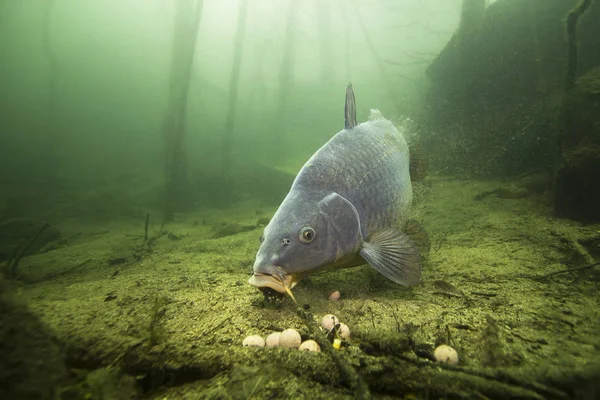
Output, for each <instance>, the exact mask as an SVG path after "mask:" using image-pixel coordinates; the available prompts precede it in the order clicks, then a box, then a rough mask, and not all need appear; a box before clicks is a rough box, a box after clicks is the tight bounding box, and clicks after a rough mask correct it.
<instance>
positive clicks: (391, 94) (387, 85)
mask: <svg viewBox="0 0 600 400" xmlns="http://www.w3.org/2000/svg"><path fill="white" fill-rule="evenodd" d="M352 9H353V10H354V12H355V14H356V19H357V20H358V24H359V25H360V30H361V31H362V34H363V37H364V38H365V41H366V42H367V47H368V49H369V51H370V52H371V56H372V57H373V60H374V61H375V65H376V66H377V69H378V70H379V75H380V77H381V80H382V83H383V85H384V86H385V90H386V91H387V92H388V97H389V99H390V100H391V101H392V103H393V104H394V105H395V106H396V108H397V109H398V108H399V104H398V102H397V101H396V94H395V93H394V90H393V87H394V85H393V84H392V83H391V81H390V78H389V76H388V73H387V71H386V69H385V66H384V64H383V60H382V59H381V57H380V56H379V54H378V53H377V49H376V48H375V44H374V43H373V41H372V40H371V37H370V36H369V31H368V29H367V27H366V26H365V24H364V22H363V20H362V17H361V14H360V12H359V10H358V5H357V4H356V1H355V0H352Z"/></svg>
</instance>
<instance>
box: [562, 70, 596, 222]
mask: <svg viewBox="0 0 600 400" xmlns="http://www.w3.org/2000/svg"><path fill="white" fill-rule="evenodd" d="M599 106H600V67H596V68H595V69H593V70H591V71H590V72H588V73H587V74H585V75H583V76H582V77H581V78H579V79H578V80H577V82H576V83H575V87H574V88H573V89H571V90H569V91H568V92H567V93H566V96H565V103H564V121H565V123H564V129H563V132H562V133H561V138H560V141H559V142H560V148H561V149H560V150H561V152H560V162H559V165H558V167H557V168H556V173H555V180H554V212H555V214H556V215H557V216H559V217H563V218H571V219H576V220H579V221H582V222H598V221H600V207H598V204H600V184H599V183H598V176H599V175H600V115H599V114H598V107H599Z"/></svg>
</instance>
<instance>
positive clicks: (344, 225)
mask: <svg viewBox="0 0 600 400" xmlns="http://www.w3.org/2000/svg"><path fill="white" fill-rule="evenodd" d="M411 201H412V185H411V181H410V172H409V151H408V146H407V143H406V140H405V139H404V137H403V135H402V134H401V133H400V132H398V130H397V129H396V128H395V127H394V125H393V124H392V123H391V122H390V121H388V120H386V119H385V118H383V117H382V116H381V114H380V113H379V111H376V110H373V111H372V112H371V117H370V120H369V121H368V122H365V123H362V124H359V125H357V126H354V127H352V128H349V129H344V130H342V131H340V132H339V133H337V134H336V135H335V136H334V137H333V138H331V139H330V140H329V141H328V142H327V143H326V144H325V145H324V146H323V147H321V148H320V149H319V150H318V151H317V152H316V153H315V154H314V155H313V156H312V157H311V158H310V159H309V160H308V161H307V162H306V164H305V165H304V166H303V167H302V169H301V170H300V172H299V173H298V175H297V177H296V179H295V180H294V183H293V184H292V187H291V189H290V192H289V193H288V195H287V196H286V198H285V199H284V200H283V202H282V204H281V205H280V207H279V209H278V210H277V212H276V213H275V215H274V216H273V218H272V220H271V221H270V223H269V224H268V225H267V226H266V227H265V230H264V236H263V238H264V240H263V242H262V244H261V247H260V249H259V251H258V254H257V257H256V262H255V264H254V275H253V277H252V278H251V279H250V283H251V284H254V285H256V286H259V287H263V286H266V287H271V288H273V289H275V290H278V291H280V292H284V291H288V292H289V289H290V288H291V287H293V285H294V284H295V283H296V282H297V281H298V280H299V279H301V278H302V277H303V276H306V275H308V274H310V273H312V272H315V271H317V270H320V269H323V268H331V267H350V266H355V265H360V264H364V263H365V260H366V261H367V262H369V264H371V265H373V266H374V267H375V268H376V269H377V270H378V271H380V272H381V273H382V274H384V275H385V276H387V277H388V278H390V279H392V280H394V281H396V282H398V283H400V284H405V285H411V284H414V283H416V282H418V280H419V279H420V259H419V256H418V252H417V250H416V248H414V245H413V244H412V242H410V240H409V239H408V238H407V237H406V236H405V235H404V234H403V233H402V232H401V228H402V226H403V225H404V223H405V222H406V219H407V214H408V211H409V209H410V204H411ZM307 232H308V233H307ZM371 238H373V240H372V241H371ZM286 285H287V286H286ZM290 293H291V292H290Z"/></svg>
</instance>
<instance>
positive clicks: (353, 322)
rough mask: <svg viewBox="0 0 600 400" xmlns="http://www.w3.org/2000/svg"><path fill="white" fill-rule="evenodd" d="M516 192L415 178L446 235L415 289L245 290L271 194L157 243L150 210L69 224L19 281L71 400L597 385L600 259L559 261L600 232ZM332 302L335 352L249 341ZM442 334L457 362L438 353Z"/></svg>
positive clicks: (577, 392)
mask: <svg viewBox="0 0 600 400" xmlns="http://www.w3.org/2000/svg"><path fill="white" fill-rule="evenodd" d="M505 186H506V185H505V184H504V183H502V182H495V181H486V182H476V181H457V180H450V179H446V178H439V177H438V178H429V179H428V180H427V181H426V183H425V184H423V185H419V186H417V188H416V196H415V210H414V214H415V215H414V216H413V217H414V218H416V219H417V220H419V221H420V222H421V223H422V224H423V225H424V227H425V228H426V229H427V231H428V232H429V235H430V239H431V243H432V246H431V252H430V254H429V255H428V256H427V258H426V261H425V263H424V270H423V279H422V283H421V284H419V285H417V286H415V287H412V288H404V287H400V286H398V285H396V284H394V283H393V282H391V281H388V280H386V278H384V277H383V276H381V275H379V274H378V273H377V272H376V271H375V270H373V269H372V268H370V267H369V266H362V267H357V268H352V269H346V270H337V271H328V272H323V273H321V274H319V275H316V276H313V277H311V278H309V279H306V280H304V281H301V282H300V283H299V284H298V285H297V286H296V288H294V295H295V297H296V300H297V301H298V306H297V305H296V304H294V303H293V302H292V301H291V299H289V298H285V299H283V300H280V301H274V302H269V301H267V300H266V299H265V298H264V296H263V295H262V294H261V292H259V291H258V290H256V288H254V287H252V286H250V285H249V284H247V281H248V278H249V277H250V274H251V269H252V264H253V261H254V256H255V254H256V251H257V249H258V246H259V241H258V238H259V236H260V235H261V233H262V228H261V226H262V224H264V223H265V221H266V220H267V218H268V217H270V216H271V215H272V214H273V212H274V211H275V208H265V207H260V206H259V205H257V204H245V205H243V206H240V207H238V208H236V209H233V210H229V211H227V212H224V211H210V212H208V211H207V212H202V213H197V214H186V215H178V216H177V217H176V222H174V223H172V224H169V225H167V226H165V228H164V230H163V231H162V232H159V229H160V224H159V223H154V217H153V216H151V219H150V224H149V230H148V234H147V235H148V239H147V240H146V239H145V238H144V236H145V232H144V222H145V221H144V219H143V218H139V219H138V218H136V219H131V220H128V219H121V220H115V221H105V222H103V223H98V222H89V221H88V222H86V221H82V220H66V221H63V222H61V225H60V229H61V231H62V233H63V237H67V238H69V240H67V241H66V243H65V244H64V245H63V246H62V247H59V248H57V249H54V250H52V251H49V252H47V253H44V254H38V255H33V256H29V257H26V258H24V259H23V260H22V261H21V262H20V265H19V279H18V280H15V281H14V282H12V283H11V286H13V289H14V290H13V292H14V294H15V297H16V298H17V300H18V301H24V302H26V304H28V307H29V309H30V311H31V312H32V313H33V315H34V316H36V317H38V318H39V320H41V322H42V323H44V324H45V325H46V326H47V327H48V328H49V330H50V331H51V332H53V335H55V336H56V339H57V340H58V341H59V342H60V343H62V344H63V345H64V349H65V363H66V365H67V367H68V368H69V370H70V371H71V373H70V377H69V379H70V381H69V383H68V384H64V385H63V386H62V387H60V388H56V396H57V397H58V398H64V399H67V398H84V397H86V396H87V398H93V399H96V398H101V399H109V398H111V399H112V398H124V399H126V398H143V399H165V398H168V399H201V398H216V399H229V398H231V399H249V398H254V399H259V398H315V399H321V398H334V397H333V396H335V398H336V399H345V398H348V399H350V398H355V397H369V396H372V397H373V398H381V399H384V398H412V399H414V398H509V397H510V398H522V399H543V398H573V397H579V398H586V397H585V395H586V393H588V394H589V393H593V390H596V396H597V394H598V391H599V390H600V388H599V387H598V384H596V383H595V377H597V376H599V373H600V361H599V360H598V357H597V353H598V350H599V349H600V334H599V333H598V332H600V307H599V303H600V291H599V290H598V289H599V278H600V273H599V272H598V268H599V267H593V268H582V269H579V270H575V271H570V272H560V273H557V272H559V271H563V270H566V269H569V268H577V267H583V266H585V265H587V264H590V263H591V262H593V261H595V259H594V257H596V256H597V255H598V254H599V248H598V244H599V243H600V240H599V238H600V226H599V225H596V226H581V225H579V224H577V223H575V222H572V221H568V220H560V219H555V218H553V217H552V216H551V208H550V205H549V203H548V196H547V195H546V194H536V193H530V194H529V195H527V194H524V195H519V196H500V195H498V193H504V190H505V189H504V187H505ZM520 193H522V192H520ZM482 194H483V195H482ZM157 219H158V218H157ZM553 273H557V274H554V275H550V274H553ZM334 291H339V292H340V299H339V300H338V301H330V300H328V298H329V295H330V294H331V293H332V292H334ZM303 313H310V315H312V318H313V320H312V321H311V320H307V319H303V318H302V316H303V315H304V317H306V314H303ZM328 313H332V314H335V315H336V316H337V317H338V318H339V319H340V320H341V321H342V322H344V323H345V324H347V325H348V327H349V328H350V331H351V337H350V339H349V340H347V341H346V342H344V343H343V345H342V348H341V349H340V350H335V353H332V352H331V349H329V350H330V351H322V352H320V353H311V352H300V351H298V350H289V349H281V348H266V347H265V348H258V347H242V341H243V339H244V338H245V337H246V336H248V335H261V336H262V337H263V338H264V337H266V336H267V335H269V334H270V333H272V332H277V331H282V330H284V329H287V328H295V329H297V330H298V331H299V332H300V334H301V335H302V339H303V340H306V339H312V338H315V335H318V334H319V332H318V330H317V327H318V326H319V325H320V321H321V318H322V316H323V315H325V314H328ZM310 315H309V317H308V318H310ZM442 344H446V345H450V346H452V347H453V348H454V349H456V351H457V352H458V355H459V362H458V364H457V365H447V364H443V363H439V362H436V361H435V360H434V357H433V353H434V349H435V348H436V347H437V346H439V345H442ZM594 385H595V386H594ZM589 398H593V395H592V397H589Z"/></svg>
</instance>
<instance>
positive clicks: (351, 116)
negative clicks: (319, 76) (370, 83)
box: [344, 82, 357, 129]
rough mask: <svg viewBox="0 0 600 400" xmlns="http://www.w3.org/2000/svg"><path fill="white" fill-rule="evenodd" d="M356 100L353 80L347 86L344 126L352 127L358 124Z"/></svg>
mask: <svg viewBox="0 0 600 400" xmlns="http://www.w3.org/2000/svg"><path fill="white" fill-rule="evenodd" d="M356 125H357V124H356V100H355V99H354V90H352V82H350V83H349V84H348V86H346V104H345V106H344V127H345V128H346V129H351V128H354V127H355V126H356Z"/></svg>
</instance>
